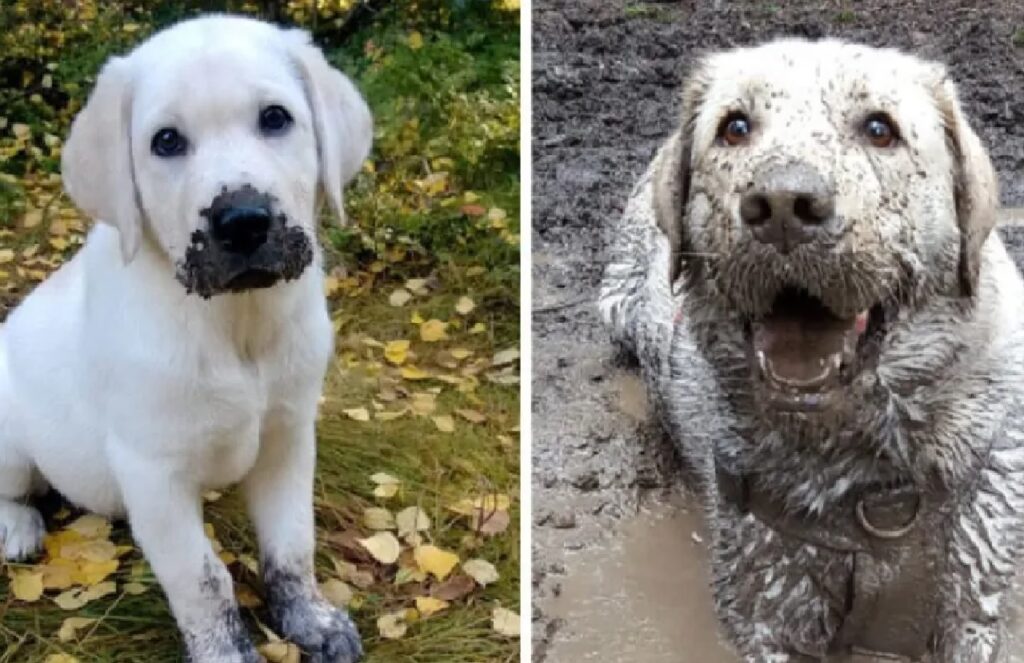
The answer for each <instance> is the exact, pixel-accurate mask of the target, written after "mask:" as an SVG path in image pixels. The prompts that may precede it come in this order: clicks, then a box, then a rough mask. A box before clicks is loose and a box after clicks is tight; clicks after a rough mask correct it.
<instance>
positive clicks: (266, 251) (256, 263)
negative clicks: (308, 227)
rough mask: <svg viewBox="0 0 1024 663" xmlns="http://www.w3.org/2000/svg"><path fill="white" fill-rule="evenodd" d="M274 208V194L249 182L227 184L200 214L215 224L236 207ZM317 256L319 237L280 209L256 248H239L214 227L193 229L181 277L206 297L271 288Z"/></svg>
mask: <svg viewBox="0 0 1024 663" xmlns="http://www.w3.org/2000/svg"><path fill="white" fill-rule="evenodd" d="M241 206H249V207H259V208H264V209H274V198H273V197H272V196H270V195H268V194H266V193H261V192H259V191H257V190H256V189H254V188H253V187H251V186H249V185H245V186H244V187H242V188H241V189H238V190H235V191H227V190H226V189H224V190H223V191H222V192H221V194H220V195H218V196H217V197H216V198H214V200H213V202H212V203H211V204H210V207H208V208H206V209H204V210H201V211H200V213H199V214H200V216H202V217H203V218H205V219H207V222H208V223H207V226H208V227H209V226H210V225H212V219H213V218H214V215H215V214H217V213H218V212H219V211H222V210H224V209H228V208H231V207H241ZM312 262H313V243H312V241H311V239H310V237H309V235H308V234H307V233H306V232H305V231H303V230H302V229H301V228H298V227H296V226H289V225H288V224H287V218H286V217H285V215H284V214H274V215H273V216H272V217H271V221H270V226H269V228H268V229H267V239H266V242H264V243H263V244H262V245H260V246H259V247H258V248H257V249H256V250H255V251H253V252H252V253H250V254H247V255H246V254H241V253H233V252H230V251H228V250H226V249H225V248H224V247H223V246H222V245H221V244H220V243H218V242H217V241H215V240H214V239H213V237H212V236H211V232H210V230H208V229H197V230H196V231H194V232H193V233H192V243H191V245H190V246H189V247H188V249H187V250H186V251H185V259H184V260H183V261H181V262H179V263H178V268H177V272H176V274H175V277H176V278H177V279H178V281H179V282H180V283H181V284H182V285H183V286H185V289H186V290H187V291H188V292H189V294H192V293H195V294H197V295H199V296H200V297H202V298H203V299H209V298H210V297H212V296H213V295H217V294H221V293H225V292H244V291H246V290H254V289H260V288H269V287H271V286H273V285H275V284H276V283H278V282H279V281H282V280H284V281H291V280H293V279H297V278H298V277H299V276H301V275H302V273H303V271H305V269H306V267H308V266H309V264H310V263H312Z"/></svg>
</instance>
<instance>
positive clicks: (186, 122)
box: [0, 16, 372, 663]
mask: <svg viewBox="0 0 1024 663" xmlns="http://www.w3.org/2000/svg"><path fill="white" fill-rule="evenodd" d="M371 140H372V120H371V117H370V113H369V110H368V109H367V107H366V104H365V102H364V101H363V99H362V97H361V96H360V95H359V93H358V92H357V91H356V89H355V88H354V87H353V85H352V83H351V82H350V81H349V80H348V79H347V78H346V77H345V76H343V75H342V74H341V73H340V72H338V71H337V70H335V69H333V68H332V67H331V66H330V65H329V64H328V63H327V61H326V60H325V59H324V57H323V55H322V54H321V52H320V51H319V50H318V49H316V48H315V47H313V46H311V45H310V40H309V36H308V34H306V33H305V32H302V31H298V30H283V29H279V28H277V27H274V26H271V25H268V24H265V23H261V22H258V21H255V20H250V19H244V18H235V17H226V16H215V17H206V18H201V19H196V20H191V21H186V22H183V23H181V24H179V25H177V26H175V27H172V28H169V29H167V30H165V31H163V32H161V33H159V34H157V35H156V36H154V37H152V38H151V39H150V40H148V41H147V42H145V43H144V44H142V45H141V46H139V47H138V48H137V49H135V50H134V51H133V52H132V53H131V54H130V55H128V56H127V57H124V58H113V59H111V60H110V61H109V62H108V63H107V64H106V66H105V67H104V68H103V71H102V72H101V74H100V76H99V79H98V81H97V83H96V88H95V90H94V91H93V93H92V96H91V97H90V98H89V101H88V104H87V105H86V106H85V108H84V109H83V110H82V112H81V113H80V114H79V115H78V117H77V119H76V120H75V122H74V125H73V126H72V129H71V136H70V138H69V139H68V141H67V145H66V148H65V151H64V162H63V166H64V182H65V184H66V186H67V190H68V192H69V193H70V195H71V197H72V198H73V199H74V201H75V202H76V203H77V204H78V205H79V206H80V207H81V208H82V210H84V211H85V212H87V213H89V214H90V215H93V216H94V217H95V218H96V219H98V220H100V221H103V222H104V223H102V224H97V226H96V228H94V229H93V230H92V232H91V233H90V235H89V237H88V240H87V241H86V243H85V247H84V248H83V249H82V251H81V252H79V253H78V255H76V256H75V257H74V259H73V260H71V261H70V262H69V263H68V264H67V265H65V266H64V267H62V268H61V269H60V270H59V271H58V272H57V273H56V274H54V275H53V276H52V277H51V278H49V279H48V280H47V281H45V282H44V283H43V284H42V285H40V286H39V287H38V288H37V289H36V290H35V291H34V292H33V293H32V294H31V295H30V296H29V297H28V298H27V299H26V300H25V301H24V302H23V303H22V304H21V306H19V307H18V308H17V309H16V310H15V311H14V312H13V313H12V314H11V316H10V319H9V320H8V322H7V323H6V325H5V326H4V327H2V328H0V544H2V552H3V556H4V557H6V558H8V559H18V558H24V557H26V556H28V555H31V554H32V553H34V552H35V551H37V550H38V548H39V545H40V540H41V537H42V535H43V523H42V520H41V518H40V516H39V514H38V512H37V511H36V510H35V509H33V508H32V507H31V506H29V505H27V504H26V496H27V495H28V494H29V493H30V492H33V491H36V490H39V489H40V488H45V486H47V485H50V486H53V487H55V488H56V489H57V490H59V491H60V492H61V493H63V494H64V495H65V496H67V498H68V499H69V500H71V501H72V502H74V503H75V504H78V505H81V506H83V507H85V508H87V509H90V510H92V511H95V512H97V513H102V514H108V515H112V516H117V515H121V514H125V515H127V517H128V520H129V522H130V524H131V527H132V531H133V533H134V536H135V538H136V539H137V540H138V543H139V545H140V546H141V548H142V550H143V551H144V553H145V555H146V557H147V558H148V559H149V561H150V563H151V565H152V567H153V571H154V573H155V574H156V576H157V578H158V580H159V581H160V583H161V585H162V586H163V588H164V590H165V592H166V594H167V597H168V599H169V601H170V605H171V608H172V610H173V612H174V615H175V617H176V619H177V621H178V624H179V626H180V628H181V630H182V632H183V634H184V640H185V645H186V647H187V649H188V653H189V656H190V659H191V660H192V661H204V662H205V661H216V662H218V663H220V662H234V661H246V662H248V661H257V660H261V659H260V658H259V656H258V654H257V653H256V651H255V649H254V647H253V645H252V643H251V642H250V640H249V638H248V636H247V635H246V633H245V630H244V628H243V625H242V622H241V620H240V618H239V612H238V608H237V605H236V603H235V598H234V593H233V591H232V583H231V577H230V576H229V574H228V571H227V569H226V568H225V567H224V565H223V564H222V563H221V562H220V560H219V559H218V558H217V555H216V554H215V553H214V551H213V549H212V548H211V545H210V542H209V541H208V540H207V538H206V536H205V535H204V533H203V518H202V508H201V499H200V495H201V493H202V492H203V491H204V490H205V489H208V488H213V487H217V486H225V485H227V484H232V483H236V482H240V483H241V484H242V488H243V490H244V494H245V497H246V500H247V503H248V507H249V511H250V514H251V517H252V519H253V522H254V524H255V528H256V532H257V535H258V538H259V544H260V551H261V561H262V565H261V568H262V573H263V578H264V581H265V584H266V590H267V596H268V604H269V611H270V614H271V618H272V620H273V621H274V627H275V628H276V629H277V630H278V632H280V633H281V635H283V636H285V637H287V638H288V639H290V640H291V641H293V642H295V643H297V644H298V645H299V646H300V647H301V648H302V649H303V650H304V651H305V652H306V653H307V655H308V657H309V660H311V661H323V662H349V661H354V660H356V659H357V658H358V657H359V656H360V654H361V647H360V642H359V636H358V634H357V632H356V629H355V627H354V626H353V624H352V622H351V620H350V619H349V617H348V615H346V614H345V613H344V612H343V611H339V610H337V609H335V608H333V607H331V606H330V605H329V604H328V603H327V602H325V601H324V600H323V599H322V598H321V596H320V594H319V593H318V591H317V588H316V583H315V580H314V576H313V548H314V526H313V506H312V492H313V465H314V456H315V450H314V444H315V440H314V418H315V414H316V408H317V400H318V398H319V395H320V390H321V385H322V379H323V375H324V371H325V369H326V366H327V363H328V361H329V358H330V356H331V350H332V340H333V333H332V329H331V324H330V320H329V318H328V313H327V308H326V304H325V300H324V296H323V289H322V288H323V283H322V271H321V268H320V251H319V249H318V247H317V244H316V241H315V225H316V224H315V218H316V214H315V212H316V199H317V190H318V184H319V185H320V186H321V187H322V189H323V191H324V193H325V194H326V196H327V198H328V200H329V201H330V203H331V205H332V206H333V208H334V210H335V212H336V213H337V214H338V215H339V217H340V216H341V214H342V186H343V185H344V184H345V183H346V182H347V181H348V180H350V179H351V178H352V177H353V176H354V174H355V173H356V171H357V170H358V168H359V166H360V164H361V163H362V161H363V159H365V157H366V155H367V153H368V151H369V148H370V143H371Z"/></svg>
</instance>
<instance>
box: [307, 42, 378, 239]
mask: <svg viewBox="0 0 1024 663" xmlns="http://www.w3.org/2000/svg"><path fill="white" fill-rule="evenodd" d="M287 36H288V38H289V40H290V41H291V43H292V54H293V57H294V58H295V62H296V63H297V64H298V67H299V72H300V74H301V76H302V80H303V84H304V85H305V88H306V98H307V99H309V106H310V108H311V109H312V111H313V126H314V130H315V131H316V142H317V151H318V153H319V155H320V183H321V185H322V186H323V188H324V192H325V193H326V194H327V198H328V200H329V201H330V203H331V207H332V208H334V212H335V214H337V215H338V219H339V221H342V222H343V221H344V219H345V208H344V198H343V196H342V189H343V188H344V186H345V185H346V184H347V183H348V182H349V181H350V180H351V179H352V178H353V177H355V175H356V173H358V172H359V168H360V167H361V166H362V164H363V161H364V160H365V159H366V157H367V155H369V153H370V145H371V144H372V143H373V118H372V117H371V116H370V109H369V108H368V107H367V105H366V101H364V100H363V97H362V95H361V94H359V91H358V90H357V89H356V87H355V86H354V85H353V84H352V81H350V80H349V79H348V77H346V76H345V75H344V74H342V73H341V72H340V71H338V70H337V69H335V68H334V67H332V66H331V65H330V63H328V62H327V60H326V58H324V54H323V53H322V52H321V51H320V49H319V48H317V47H316V46H314V45H312V43H311V42H310V36H309V33H307V32H305V31H304V30H290V31H288V33H287Z"/></svg>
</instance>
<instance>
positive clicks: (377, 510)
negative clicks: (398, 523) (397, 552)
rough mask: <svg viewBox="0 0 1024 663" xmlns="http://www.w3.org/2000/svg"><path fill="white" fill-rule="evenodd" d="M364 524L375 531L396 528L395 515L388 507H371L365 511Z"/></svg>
mask: <svg viewBox="0 0 1024 663" xmlns="http://www.w3.org/2000/svg"><path fill="white" fill-rule="evenodd" d="M363 524H364V525H366V526H367V527H368V528H370V529H372V530H374V531H378V530H386V529H395V517H394V516H393V515H392V514H391V512H390V511H388V510H387V509H384V508H381V507H370V508H368V509H367V510H366V511H364V512H363Z"/></svg>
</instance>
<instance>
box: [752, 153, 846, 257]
mask: <svg viewBox="0 0 1024 663" xmlns="http://www.w3.org/2000/svg"><path fill="white" fill-rule="evenodd" d="M834 217H835V196H834V195H833V194H832V193H831V191H830V190H829V187H828V186H827V184H826V183H825V180H824V179H823V178H822V177H821V175H819V174H818V172H817V171H816V170H814V169H812V168H810V167H808V166H803V165H797V166H787V167H778V168H773V169H771V171H769V172H767V173H765V175H764V176H763V177H759V178H755V184H754V187H753V188H752V190H751V191H750V192H749V193H747V194H746V195H744V196H743V198H742V199H741V200H740V218H741V219H742V220H743V223H744V224H745V225H746V226H747V228H749V229H750V232H751V233H752V234H753V235H754V237H755V238H756V239H758V240H759V241H761V242H764V243H765V244H771V245H773V246H774V247H775V248H776V249H778V250H779V251H780V252H781V253H789V252H790V251H792V250H793V249H795V248H796V247H797V246H799V245H800V244H806V243H807V242H810V241H812V240H814V239H815V237H817V236H818V235H819V234H820V233H822V232H823V231H824V230H827V229H828V227H829V226H830V225H831V223H832V222H833V219H834Z"/></svg>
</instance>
